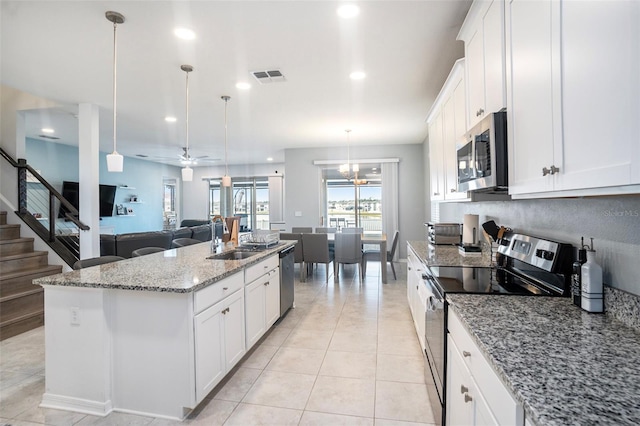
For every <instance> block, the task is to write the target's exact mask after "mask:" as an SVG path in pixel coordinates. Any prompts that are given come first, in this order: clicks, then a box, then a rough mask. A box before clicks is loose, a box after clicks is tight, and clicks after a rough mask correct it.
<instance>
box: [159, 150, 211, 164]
mask: <svg viewBox="0 0 640 426" xmlns="http://www.w3.org/2000/svg"><path fill="white" fill-rule="evenodd" d="M189 151H192V149H189ZM153 158H154V159H156V160H163V161H175V162H179V163H180V164H182V165H191V166H193V165H196V164H198V163H215V162H218V161H220V159H219V158H209V156H208V155H199V156H194V155H191V153H187V147H182V154H178V155H176V156H175V157H153Z"/></svg>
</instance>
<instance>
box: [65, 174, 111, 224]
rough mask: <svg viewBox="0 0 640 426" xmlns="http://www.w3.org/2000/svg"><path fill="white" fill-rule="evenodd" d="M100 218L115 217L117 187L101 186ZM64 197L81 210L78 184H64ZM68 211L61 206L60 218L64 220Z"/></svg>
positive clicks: (66, 182)
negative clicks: (114, 204)
mask: <svg viewBox="0 0 640 426" xmlns="http://www.w3.org/2000/svg"><path fill="white" fill-rule="evenodd" d="M99 189H100V217H106V216H113V203H114V201H115V198H116V189H117V187H116V186H113V185H100V186H99ZM62 196H63V197H64V198H66V199H67V201H69V202H70V203H71V205H72V206H73V207H75V208H76V210H80V184H79V183H78V182H68V181H64V182H62ZM67 212H68V210H67V209H66V208H65V207H64V206H60V209H59V210H58V217H59V218H63V217H65V215H66V214H67Z"/></svg>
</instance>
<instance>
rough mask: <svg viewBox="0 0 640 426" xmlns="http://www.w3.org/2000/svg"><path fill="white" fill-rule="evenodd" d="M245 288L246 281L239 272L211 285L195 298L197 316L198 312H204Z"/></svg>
mask: <svg viewBox="0 0 640 426" xmlns="http://www.w3.org/2000/svg"><path fill="white" fill-rule="evenodd" d="M243 286H244V279H243V276H242V272H239V273H237V274H234V275H231V276H230V277H227V278H225V279H223V280H220V281H218V282H217V283H215V284H211V285H210V286H209V287H205V288H203V289H202V290H200V291H197V292H196V294H195V296H194V299H195V300H194V309H195V313H196V314H197V313H198V312H201V311H203V310H204V309H206V308H208V307H209V306H211V305H213V304H214V303H217V302H219V301H220V300H222V299H224V298H225V297H227V296H229V295H231V294H233V293H234V292H235V291H236V290H239V289H241V288H242V287H243Z"/></svg>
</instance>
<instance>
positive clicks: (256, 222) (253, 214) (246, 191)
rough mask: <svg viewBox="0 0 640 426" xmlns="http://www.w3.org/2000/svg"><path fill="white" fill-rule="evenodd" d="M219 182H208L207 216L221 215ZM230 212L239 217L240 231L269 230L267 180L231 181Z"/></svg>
mask: <svg viewBox="0 0 640 426" xmlns="http://www.w3.org/2000/svg"><path fill="white" fill-rule="evenodd" d="M220 194H221V191H220V181H219V180H211V181H209V215H210V217H213V216H215V215H220V214H222V209H221V203H220ZM230 202H231V210H232V212H233V213H232V214H233V215H234V216H240V231H241V232H245V231H251V230H254V229H269V180H268V179H267V178H266V177H252V178H234V179H232V194H231V200H230Z"/></svg>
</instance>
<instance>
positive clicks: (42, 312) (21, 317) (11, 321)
mask: <svg viewBox="0 0 640 426" xmlns="http://www.w3.org/2000/svg"><path fill="white" fill-rule="evenodd" d="M42 314H44V309H41V310H38V311H35V312H29V313H28V314H25V315H21V316H19V317H15V318H11V319H9V320H6V321H3V322H1V323H0V327H6V326H8V325H11V324H15V323H17V322H20V321H24V320H25V319H27V318H32V317H36V316H38V315H42Z"/></svg>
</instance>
